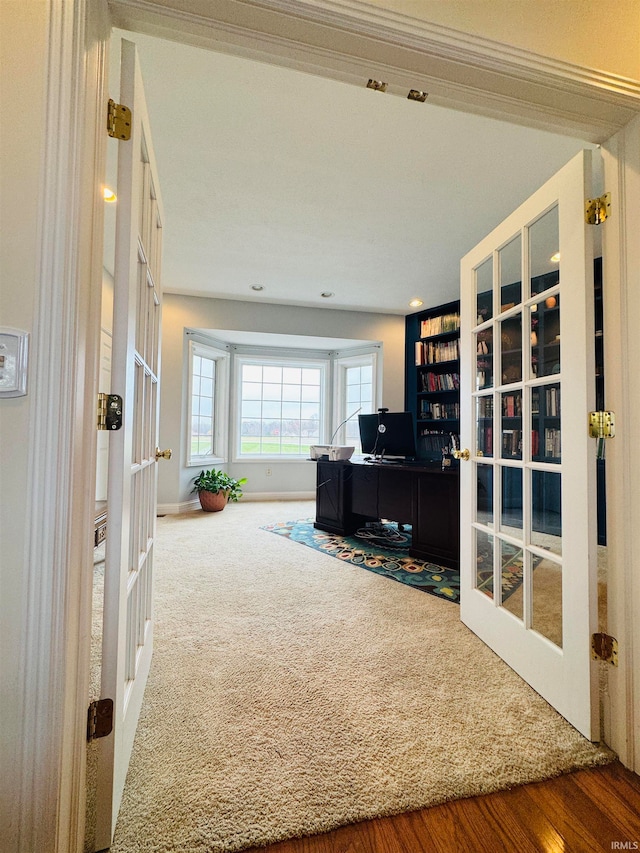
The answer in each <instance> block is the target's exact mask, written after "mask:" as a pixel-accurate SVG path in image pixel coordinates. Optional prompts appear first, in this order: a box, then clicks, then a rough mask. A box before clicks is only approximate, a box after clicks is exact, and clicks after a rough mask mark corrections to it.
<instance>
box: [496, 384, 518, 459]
mask: <svg viewBox="0 0 640 853" xmlns="http://www.w3.org/2000/svg"><path fill="white" fill-rule="evenodd" d="M500 397H501V400H502V440H501V455H502V458H503V459H522V391H510V392H509V393H508V394H501V395H500Z"/></svg>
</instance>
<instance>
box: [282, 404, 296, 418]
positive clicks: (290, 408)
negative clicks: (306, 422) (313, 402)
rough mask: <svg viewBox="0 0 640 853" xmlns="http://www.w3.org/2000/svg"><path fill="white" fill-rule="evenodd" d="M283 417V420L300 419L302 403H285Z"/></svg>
mask: <svg viewBox="0 0 640 853" xmlns="http://www.w3.org/2000/svg"><path fill="white" fill-rule="evenodd" d="M282 417H283V418H299V417H300V403H283V404H282Z"/></svg>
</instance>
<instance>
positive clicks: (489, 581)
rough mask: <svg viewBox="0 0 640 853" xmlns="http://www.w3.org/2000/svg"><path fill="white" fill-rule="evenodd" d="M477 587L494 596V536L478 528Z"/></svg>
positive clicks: (490, 596) (491, 596)
mask: <svg viewBox="0 0 640 853" xmlns="http://www.w3.org/2000/svg"><path fill="white" fill-rule="evenodd" d="M476 589H479V590H480V591H481V592H484V593H485V595H488V596H489V598H493V536H492V535H491V534H490V533H485V531H484V530H476Z"/></svg>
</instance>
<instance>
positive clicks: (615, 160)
mask: <svg viewBox="0 0 640 853" xmlns="http://www.w3.org/2000/svg"><path fill="white" fill-rule="evenodd" d="M267 5H269V4H267ZM270 5H271V6H272V7H273V8H274V9H276V10H278V7H280V11H282V9H283V8H284V7H285V6H286V5H288V6H289V9H288V11H289V14H290V16H291V15H295V9H296V7H298V8H299V10H300V12H301V13H304V18H305V19H306V23H305V25H304V26H305V27H307V26H308V27H309V28H311V29H313V26H314V22H315V23H321V24H322V25H324V26H325V28H326V25H327V15H326V13H327V10H328V8H329V7H330V6H331V4H329V3H320V2H315V3H308V2H306V3H303V2H300V3H296V4H295V6H292V5H291V4H286V3H285V2H284V0H272V2H271V4H270ZM340 5H341V9H342V11H341V13H340V15H341V16H342V18H336V19H335V21H334V20H333V19H332V21H330V23H332V24H334V23H335V24H336V25H337V24H338V23H339V20H342V22H343V23H344V21H345V20H346V19H348V23H349V31H350V32H349V38H347V39H346V41H345V42H343V44H346V45H347V47H346V48H343V52H342V53H340V52H338V51H336V50H335V49H332V50H321V49H320V48H318V49H316V50H315V51H311V52H310V54H309V55H310V59H309V62H308V63H305V64H308V65H309V66H310V67H307V68H305V69H304V70H311V69H312V68H313V70H315V73H320V74H325V75H326V76H334V77H339V78H340V79H350V80H352V81H353V80H354V79H356V77H357V78H358V79H359V77H358V75H360V74H361V73H362V72H363V70H364V68H365V66H367V67H371V64H372V63H371V61H370V60H369V61H365V62H363V61H362V60H357V59H355V57H356V56H357V52H356V49H355V42H356V41H358V42H359V43H362V41H363V39H364V40H366V42H367V43H368V44H373V45H374V46H376V44H377V45H378V46H379V48H380V49H381V50H385V44H388V36H389V31H390V28H392V29H393V32H394V39H395V43H396V45H397V46H398V47H399V48H400V51H399V54H402V52H403V49H404V48H407V49H410V50H411V51H412V55H416V53H417V55H421V52H422V53H424V54H425V55H426V53H429V51H430V54H431V57H434V56H435V57H436V58H437V57H438V56H440V57H444V58H450V57H451V56H452V54H455V53H456V52H457V53H458V54H459V55H460V56H461V57H464V56H467V55H468V52H469V43H470V37H469V36H468V35H466V34H464V33H455V32H454V31H448V32H447V38H446V39H443V38H440V39H439V40H438V39H437V38H431V40H430V41H428V39H427V38H426V36H425V37H424V38H423V39H422V41H420V40H419V39H418V40H417V41H416V39H415V38H414V35H413V33H414V31H415V29H416V28H418V29H420V30H421V32H423V33H424V32H426V31H427V30H428V29H429V27H428V25H424V24H419V25H417V24H416V22H414V21H412V20H411V19H409V18H404V17H403V16H399V15H393V16H391V15H386V16H385V17H384V20H383V21H382V23H380V19H379V15H378V16H375V17H374V13H372V12H369V13H368V12H367V7H363V6H361V5H360V4H359V3H357V2H351V0H343V2H342V3H341V4H340ZM47 6H48V9H49V35H50V39H49V54H48V75H47V79H48V84H49V89H48V94H47V98H48V111H47V118H46V126H45V129H44V131H43V134H44V135H45V139H46V143H45V144H44V146H43V147H44V148H45V166H44V167H43V170H42V205H41V211H40V217H39V222H38V223H37V227H38V228H39V231H40V233H41V235H42V240H41V246H42V250H41V255H40V257H39V259H38V270H39V272H38V279H39V293H38V297H37V300H38V308H37V318H36V329H35V330H34V339H35V341H36V342H37V347H34V370H33V377H34V381H33V382H32V384H31V387H32V389H33V390H32V392H31V393H32V394H33V397H34V408H36V409H37V410H38V411H39V412H40V413H41V414H42V417H41V418H39V419H38V420H37V421H35V419H34V424H33V425H32V428H31V432H30V435H29V442H30V446H31V459H32V463H31V465H30V471H29V474H28V480H27V486H26V488H27V492H28V501H29V506H30V522H31V527H32V530H33V536H32V538H31V540H30V542H29V543H28V546H27V550H26V557H25V566H26V572H27V574H28V577H27V580H26V583H27V586H28V589H29V590H30V592H29V597H28V601H27V603H26V606H25V611H24V614H23V617H22V619H23V641H22V644H21V646H22V655H23V659H22V663H23V666H22V670H23V673H24V681H23V686H22V694H21V696H20V697H19V700H18V701H19V702H20V706H21V714H22V719H23V737H22V743H23V749H22V752H21V755H20V757H19V761H18V765H19V766H18V768H17V775H18V785H17V791H18V794H17V799H18V800H19V803H18V817H17V824H18V829H19V840H18V841H17V843H16V845H15V849H16V850H18V851H20V853H30V851H32V850H34V849H41V850H49V851H56V853H79V851H80V850H81V849H82V838H83V834H84V833H83V814H84V762H85V722H86V701H87V699H86V697H87V695H88V647H87V638H88V626H89V625H90V614H91V596H90V584H89V581H88V575H87V566H89V565H90V564H91V563H92V555H91V545H90V536H88V531H90V530H91V529H92V525H93V517H92V516H93V486H94V476H95V475H94V472H95V458H96V441H95V433H94V427H95V424H94V421H95V414H94V410H95V392H96V385H97V362H98V352H99V328H100V298H99V294H100V282H101V268H102V218H103V214H102V201H101V199H100V197H99V192H98V191H99V189H100V183H101V181H102V179H103V175H104V160H105V147H106V138H105V135H104V130H103V124H104V104H105V97H106V95H105V85H106V84H105V80H106V63H107V40H108V25H109V18H108V12H107V7H106V0H48V4H47ZM124 6H126V3H122V2H114V3H113V4H112V8H114V9H116V10H117V9H118V8H119V7H124ZM138 8H139V10H140V11H141V14H142V11H145V10H146V14H147V18H148V19H149V18H150V17H153V7H152V4H144V9H143V5H142V4H138ZM367 14H370V15H371V18H370V19H367V17H366V16H367ZM345 16H346V18H345ZM376 18H377V19H378V20H376ZM301 22H302V18H301V19H300V20H299V21H298V24H301ZM115 23H117V24H118V25H121V23H122V21H120V20H116V22H115ZM196 23H197V24H198V26H199V27H200V31H201V34H200V36H197V34H195V35H194V30H195V29H196V26H195V24H196ZM165 25H166V21H165ZM170 25H171V26H170V28H169V27H167V26H165V29H164V31H161V32H156V33H155V34H157V35H163V34H164V35H165V36H170V37H172V38H179V39H181V40H184V41H187V42H189V41H191V42H192V43H193V41H194V38H200V39H201V41H200V43H201V44H209V45H210V46H213V45H217V47H218V49H225V50H230V49H232V48H233V44H234V40H235V41H236V42H238V45H237V52H238V53H239V54H240V55H243V50H244V55H246V48H243V47H242V45H241V44H240V42H242V43H243V44H244V45H246V44H251V43H252V44H253V45H254V46H257V50H258V52H259V53H260V55H261V57H262V58H265V57H270V61H272V62H275V63H277V64H283V65H289V66H291V67H295V65H296V63H295V56H296V55H297V56H299V55H300V54H299V53H297V51H296V48H299V46H300V45H299V43H297V42H296V43H294V42H291V43H289V44H285V43H284V39H279V40H278V41H277V43H276V40H274V38H273V36H272V35H270V34H268V33H265V32H253V31H252V30H251V29H249V28H247V27H246V26H240V25H235V26H234V27H227V29H226V31H224V32H223V30H222V29H221V27H220V26H216V24H215V22H207V21H203V20H202V19H199V20H198V21H195V18H194V20H190V19H189V17H188V16H187V15H185V14H182V15H180V14H176V15H173V16H172V19H171V21H170ZM146 26H147V25H145V24H143V23H141V24H140V25H139V26H137V27H133V28H134V29H136V28H137V29H139V30H140V31H142V30H144V29H145V27H146ZM203 29H204V30H205V31H206V32H208V36H209V38H208V40H207V39H206V38H205V40H204V41H202V30H203ZM440 29H442V28H440ZM437 30H438V28H435V27H431V32H432V34H433V33H436V31H437ZM436 34H437V33H436ZM350 38H351V42H350V41H349V39H350ZM352 42H353V44H354V46H353V47H350V45H351V43H352ZM496 47H497V46H496V43H495V42H491V41H489V40H483V39H478V38H474V39H473V48H474V66H473V67H474V69H475V71H474V73H475V74H477V72H478V70H483V69H484V70H485V71H491V72H495V71H499V72H501V73H502V74H503V75H504V76H505V77H507V78H509V79H510V80H513V82H514V87H513V92H512V94H511V95H510V97H509V98H508V99H506V98H505V99H502V100H501V99H499V98H496V97H495V93H491V92H487V97H486V98H484V99H482V101H483V104H482V105H481V106H480V111H481V112H483V114H485V115H492V116H494V117H500V114H501V115H502V117H503V118H507V120H509V118H510V119H511V120H514V121H515V120H518V121H521V122H522V123H523V124H528V125H531V124H536V126H539V127H545V126H546V127H547V129H549V130H553V131H556V132H560V127H559V125H558V119H559V117H558V110H557V108H556V106H555V103H554V101H556V99H557V97H558V93H559V92H561V91H564V92H565V93H569V94H572V93H573V94H574V95H575V93H576V87H577V88H578V89H579V90H580V94H582V95H585V94H587V93H589V95H590V101H589V110H586V111H585V113H584V114H583V115H581V116H579V117H578V119H577V120H576V123H575V126H576V127H578V126H580V127H582V131H583V132H582V135H583V136H584V138H592V139H601V140H602V139H603V132H604V130H607V129H608V132H609V133H610V132H612V131H615V130H616V128H621V127H622V125H623V124H624V121H629V120H630V118H631V117H632V116H633V115H634V113H636V112H637V111H638V107H637V103H638V100H637V99H638V92H639V91H640V87H638V86H637V85H635V84H633V85H629V81H621V80H620V79H619V78H616V77H615V76H614V75H603V74H601V73H599V72H595V71H594V72H589V71H588V70H585V69H583V68H578V67H577V66H572V65H570V64H567V63H558V62H553V61H551V60H549V59H548V58H545V57H541V56H535V55H534V54H530V53H528V52H526V51H522V52H521V53H522V55H523V56H524V55H525V54H526V55H527V63H528V68H525V63H522V62H520V63H519V62H517V61H516V62H514V56H516V59H517V54H518V51H516V50H514V49H512V48H510V47H509V48H506V47H505V46H503V47H505V49H504V50H503V51H502V52H496ZM498 47H500V46H498ZM350 50H352V53H350V52H349V51H350ZM287 53H288V55H289V56H288V58H287V55H286V54H287ZM319 58H321V59H322V61H321V62H320V61H319ZM532 64H535V74H536V79H537V80H538V81H539V82H541V83H544V82H545V81H547V82H548V83H549V86H548V92H549V94H548V102H547V103H544V102H541V103H538V104H535V105H534V104H532V102H531V100H530V99H527V98H526V97H525V95H524V93H523V89H520V88H519V85H518V84H522V86H523V87H524V86H525V84H526V79H527V74H530V73H533V71H532ZM379 67H380V68H381V69H382V70H385V69H386V67H387V66H379ZM345 68H349V69H350V71H349V75H350V76H349V75H346V72H345ZM332 69H333V72H332ZM391 70H393V71H394V72H397V75H396V76H397V79H398V80H401V78H402V81H404V80H406V79H407V73H406V70H405V72H403V71H402V69H401V68H398V67H396V68H395V69H391ZM403 74H404V76H403ZM345 75H346V76H345ZM414 76H415V75H414ZM412 79H413V78H412ZM445 83H446V84H447V85H446V86H445V87H444V89H443V94H442V97H441V100H440V103H442V104H443V105H445V106H446V105H449V106H458V107H463V106H464V98H463V97H462V95H463V94H464V90H465V86H464V84H463V83H460V81H459V80H452V81H445ZM542 89H544V87H542ZM445 90H446V91H445ZM478 91H479V90H478V89H477V88H476V90H475V92H476V93H477V92H478ZM456 93H457V94H456ZM542 95H544V92H542ZM447 98H448V100H447ZM456 98H457V100H456ZM578 100H579V99H577V100H574V105H577V103H578ZM492 105H493V106H492ZM467 108H468V109H470V106H467ZM574 115H575V112H574ZM612 116H615V118H614V120H613V125H612ZM625 116H626V118H624V117H625ZM534 119H535V121H534ZM623 119H624V120H623ZM570 123H571V122H570V121H569V119H567V118H566V117H564V116H563V117H562V120H561V122H560V124H561V126H562V127H564V129H565V131H567V132H568V130H569V125H570ZM634 128H635V125H634V126H633V127H632V128H631V129H630V130H629V131H628V132H627V133H625V132H622V133H621V134H620V135H619V139H618V140H617V141H616V143H615V145H614V144H612V146H611V147H612V150H611V151H610V158H609V166H608V167H607V176H608V175H609V174H611V173H612V170H613V171H615V172H616V173H617V176H618V181H617V183H618V185H619V186H620V187H621V188H623V189H625V190H626V193H627V194H626V196H625V195H622V194H621V195H620V197H619V199H618V200H615V199H614V204H615V205H616V210H617V213H618V216H619V220H620V225H622V224H623V223H624V227H625V228H626V230H627V232H628V233H632V232H631V230H630V229H632V228H634V229H635V233H636V234H637V233H638V232H637V226H638V220H639V219H640V194H639V192H638V187H637V174H638V173H637V171H636V173H635V175H634V174H633V173H632V168H631V166H632V165H633V164H635V163H637V157H638V150H637V148H636V150H635V151H633V152H631V151H626V152H625V156H622V155H621V153H620V147H621V145H622V144H623V143H624V144H627V145H628V144H629V143H632V142H633V141H634V140H637V136H638V134H637V130H635V129H634ZM634 144H635V143H634ZM616 148H617V149H618V150H617V151H616V150H615V149H616ZM612 191H613V190H612ZM618 206H619V207H618ZM611 230H613V229H611ZM625 233H626V232H624V233H619V236H618V238H616V237H608V238H607V248H608V249H610V244H611V243H613V249H614V251H615V250H616V249H617V250H618V251H617V253H616V261H615V265H616V268H618V269H619V276H617V275H616V276H613V275H611V274H610V271H608V269H605V276H607V279H608V280H607V284H606V291H605V293H606V314H605V327H604V330H605V336H606V338H605V340H606V342H607V356H608V364H609V365H611V364H612V363H613V364H621V365H623V367H624V366H625V365H628V364H630V361H629V356H630V355H631V351H632V348H633V351H634V354H635V350H636V349H637V332H636V330H637V329H638V328H640V304H639V303H638V293H639V291H640V288H639V287H638V285H639V279H640V257H638V252H637V249H635V248H634V246H633V245H632V243H633V241H632V240H631V239H630V240H626V239H625ZM632 285H633V287H632ZM622 330H624V334H623V333H622ZM79 353H82V357H81V358H78V354H79ZM56 354H57V356H58V358H59V361H58V362H57V363H56V362H55V359H54V358H53V355H56ZM635 363H636V364H637V363H638V362H637V361H636V362H635ZM54 365H55V369H53V367H54ZM610 373H611V368H609V374H610ZM623 374H624V375H623ZM630 374H631V371H630V370H627V371H626V373H625V371H624V370H621V371H620V382H619V383H618V386H619V387H614V383H613V382H610V384H609V385H608V391H607V401H608V402H607V405H609V406H610V407H611V408H613V407H614V405H615V406H616V411H617V415H618V439H617V440H614V441H615V442H616V443H615V444H614V443H613V442H612V443H611V450H610V451H608V452H609V460H610V463H611V466H610V469H609V470H608V474H609V476H608V499H609V500H610V504H609V506H610V510H609V529H608V536H609V543H610V547H611V552H612V554H614V555H615V558H614V565H613V566H612V568H611V571H610V581H611V589H612V591H613V595H612V612H611V616H612V629H613V630H615V631H616V632H617V638H618V640H619V642H620V645H621V666H620V669H619V672H618V673H616V677H615V679H614V684H613V688H614V689H613V690H612V706H611V729H610V731H611V738H610V744H611V746H612V747H613V748H614V749H615V750H616V751H618V752H619V754H620V756H621V758H622V760H623V762H624V763H625V764H627V765H628V766H631V767H635V768H636V770H640V765H639V763H638V762H639V760H640V759H639V757H638V756H639V754H640V746H639V745H638V741H639V740H640V732H639V729H640V718H639V714H638V712H636V713H635V715H634V711H633V698H634V696H635V698H636V699H638V692H639V690H640V688H639V682H640V678H638V677H636V678H635V680H634V668H633V663H634V654H633V651H634V649H635V659H636V660H639V659H640V624H639V623H638V622H637V621H636V624H635V625H634V624H633V621H632V620H631V618H630V612H631V610H632V609H633V607H634V606H635V608H637V607H638V606H639V605H640V593H639V590H638V581H637V580H636V581H634V574H635V575H636V578H637V577H640V556H639V555H638V550H637V548H636V549H635V551H634V548H633V545H634V543H633V539H634V534H635V531H634V529H633V526H632V525H631V524H626V525H625V523H624V522H625V519H626V516H627V515H629V516H631V515H632V513H633V512H635V515H634V516H633V517H635V518H637V517H638V514H637V513H638V503H639V501H638V495H637V494H635V495H634V494H633V485H632V484H633V483H637V482H639V481H640V480H639V476H640V471H638V468H639V465H640V463H638V460H637V459H635V458H634V456H633V453H632V451H633V446H632V445H633V442H632V440H631V437H632V432H631V430H632V426H633V424H634V423H637V422H638V421H637V418H636V419H633V418H632V415H635V414H636V412H635V409H634V408H633V407H634V405H635V406H636V407H637V403H636V404H633V403H632V400H636V401H637V400H638V399H640V397H639V393H638V392H639V391H640V389H639V388H638V383H639V381H640V380H639V378H638V372H637V371H636V372H635V376H631V375H630ZM625 381H627V382H628V386H627V387H624V382H625ZM631 390H633V391H634V393H633V394H631V393H630V391H631ZM52 425H53V426H52ZM52 430H54V431H52ZM614 447H615V450H614ZM625 466H627V467H626V475H624V476H623V472H624V470H625ZM616 472H620V476H619V477H618V476H617V475H616ZM614 475H615V476H614ZM614 482H615V483H616V485H617V488H615V489H614V488H613V483H614ZM45 495H48V496H50V495H55V496H56V501H55V503H53V502H51V501H47V503H46V504H45V503H44V500H43V496H45ZM87 496H89V500H88V499H87ZM616 507H618V508H620V509H621V511H620V513H618V512H616V510H615V508H616ZM623 557H624V559H623ZM83 575H84V576H83ZM636 612H638V611H637V609H636ZM614 625H615V628H614V627H613V626H614ZM618 688H620V689H618ZM621 699H622V700H623V701H622V702H621V701H620V700H621ZM635 705H636V707H638V702H637V701H636V703H635ZM43 709H47V710H46V713H45V711H44V710H43ZM45 720H46V724H45V722H44V721H45ZM634 743H635V744H636V750H635V755H634Z"/></svg>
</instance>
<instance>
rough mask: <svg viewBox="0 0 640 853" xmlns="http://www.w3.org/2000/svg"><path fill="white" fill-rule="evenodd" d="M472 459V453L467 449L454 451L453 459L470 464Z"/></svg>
mask: <svg viewBox="0 0 640 853" xmlns="http://www.w3.org/2000/svg"><path fill="white" fill-rule="evenodd" d="M470 457H471V453H470V452H469V451H468V449H467V448H466V447H465V449H464V450H454V451H453V458H454V459H462V460H464V461H465V462H468V461H469V459H470Z"/></svg>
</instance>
